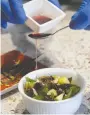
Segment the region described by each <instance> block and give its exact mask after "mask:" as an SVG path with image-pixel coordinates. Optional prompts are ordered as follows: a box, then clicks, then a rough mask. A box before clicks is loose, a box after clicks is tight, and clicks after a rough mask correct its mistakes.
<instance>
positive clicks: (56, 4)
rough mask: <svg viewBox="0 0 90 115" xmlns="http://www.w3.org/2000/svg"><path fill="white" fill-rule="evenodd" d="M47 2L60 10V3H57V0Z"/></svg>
mask: <svg viewBox="0 0 90 115" xmlns="http://www.w3.org/2000/svg"><path fill="white" fill-rule="evenodd" d="M48 1H50V2H51V3H53V4H54V5H55V6H57V7H58V8H61V5H60V3H59V1H58V0H48Z"/></svg>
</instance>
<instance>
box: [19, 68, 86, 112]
mask: <svg viewBox="0 0 90 115" xmlns="http://www.w3.org/2000/svg"><path fill="white" fill-rule="evenodd" d="M43 75H60V76H66V77H72V78H73V80H74V81H75V84H76V85H78V86H80V88H81V90H80V92H79V93H78V94H77V95H75V96H74V97H72V98H69V99H66V100H62V101H53V102H50V101H39V100H35V99H33V98H31V97H29V96H27V95H26V94H25V93H24V88H23V84H24V83H25V81H26V79H25V78H26V77H30V78H33V79H35V78H36V77H40V76H43ZM18 88H19V91H20V93H21V95H22V97H23V100H24V104H25V107H26V109H27V110H28V111H29V112H30V113H32V114H73V113H75V112H76V111H77V110H78V109H79V107H80V105H81V102H82V98H83V91H84V88H85V81H84V79H83V77H82V76H80V75H79V74H77V73H76V72H75V71H73V70H69V69H61V68H46V69H40V70H37V71H33V72H31V73H29V74H27V75H25V76H24V77H23V78H22V79H21V80H20V82H19V85H18Z"/></svg>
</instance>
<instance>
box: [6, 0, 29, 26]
mask: <svg viewBox="0 0 90 115" xmlns="http://www.w3.org/2000/svg"><path fill="white" fill-rule="evenodd" d="M8 1H9V4H10V8H11V11H12V14H13V16H14V18H15V19H16V20H17V21H16V23H18V24H24V23H25V21H26V19H27V17H26V15H25V12H24V9H23V4H22V0H8Z"/></svg>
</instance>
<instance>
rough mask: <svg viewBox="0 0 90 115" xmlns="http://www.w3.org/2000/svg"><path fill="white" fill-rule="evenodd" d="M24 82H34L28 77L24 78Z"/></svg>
mask: <svg viewBox="0 0 90 115" xmlns="http://www.w3.org/2000/svg"><path fill="white" fill-rule="evenodd" d="M26 81H27V82H36V81H35V80H33V79H31V78H29V77H26Z"/></svg>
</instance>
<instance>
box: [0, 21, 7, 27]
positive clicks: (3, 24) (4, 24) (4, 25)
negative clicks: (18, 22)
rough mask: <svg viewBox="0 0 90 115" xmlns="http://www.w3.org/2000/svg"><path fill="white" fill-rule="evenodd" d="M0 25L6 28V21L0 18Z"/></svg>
mask: <svg viewBox="0 0 90 115" xmlns="http://www.w3.org/2000/svg"><path fill="white" fill-rule="evenodd" d="M1 27H2V28H7V22H6V21H5V20H1Z"/></svg>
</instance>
